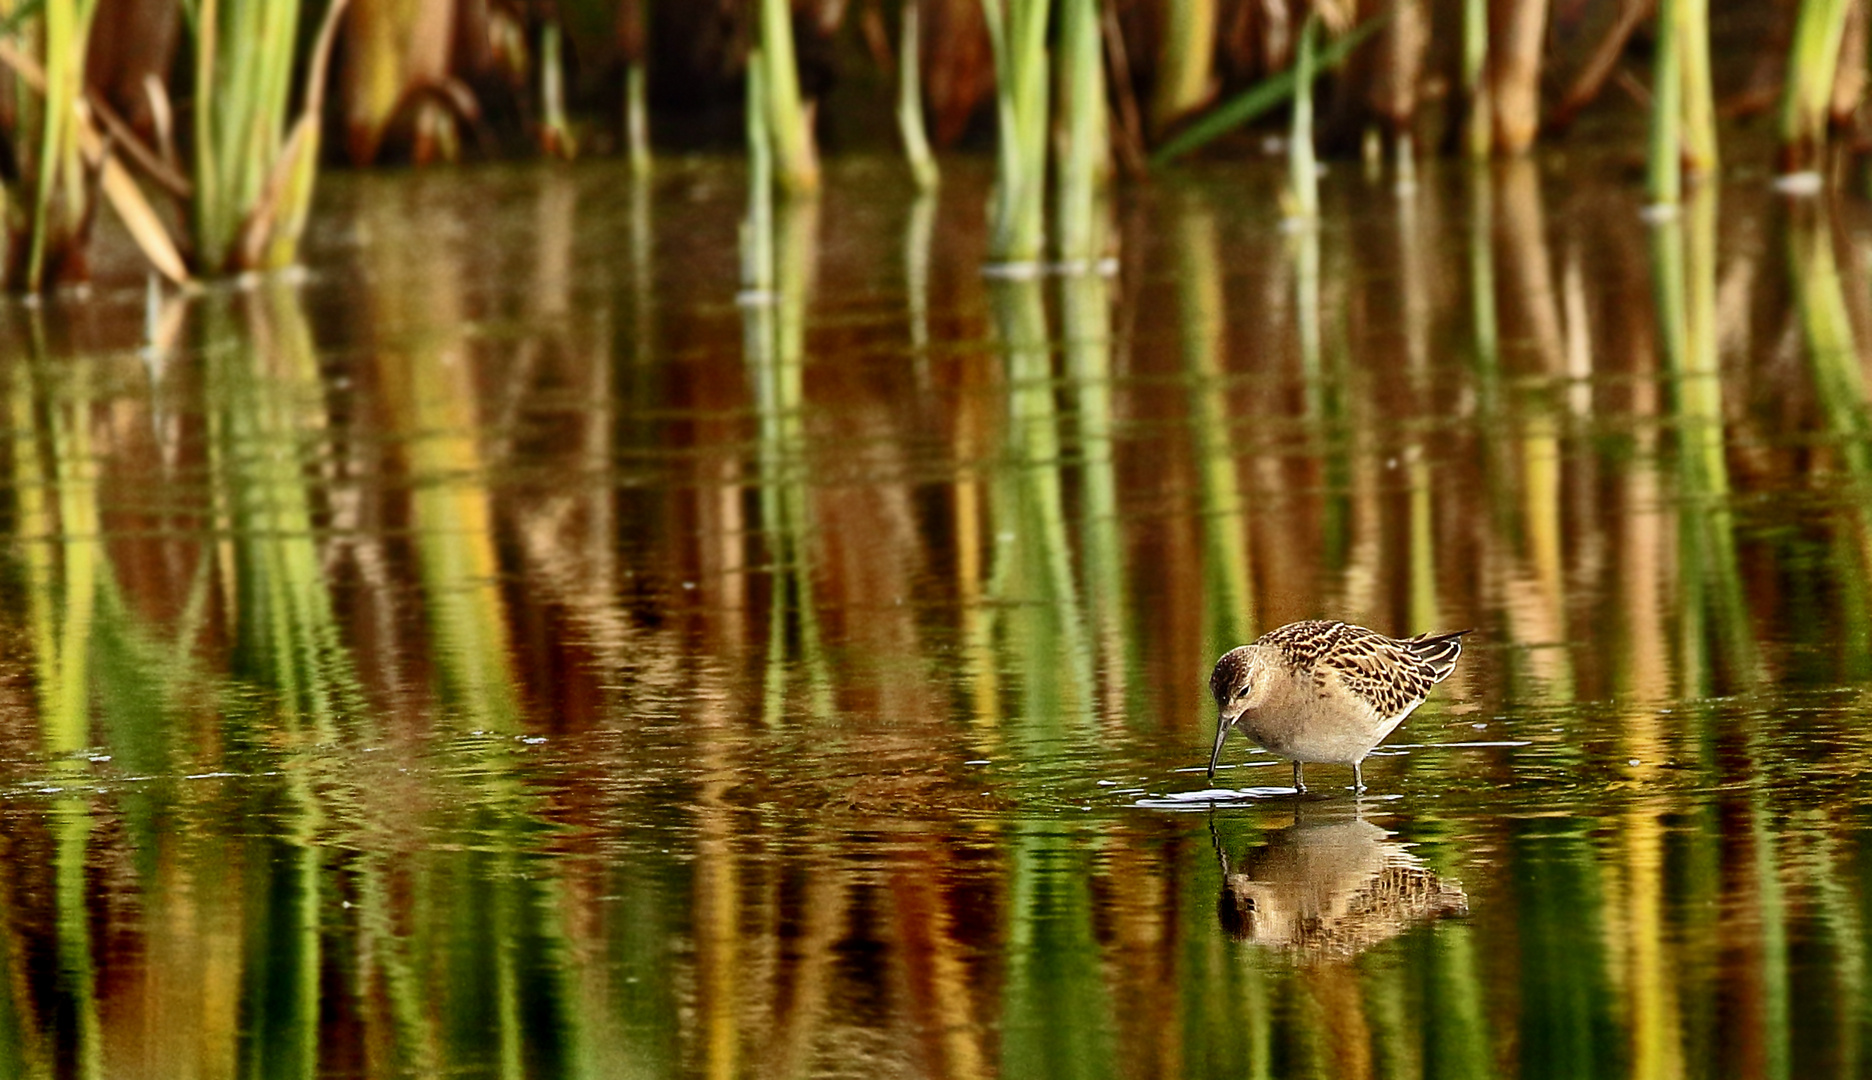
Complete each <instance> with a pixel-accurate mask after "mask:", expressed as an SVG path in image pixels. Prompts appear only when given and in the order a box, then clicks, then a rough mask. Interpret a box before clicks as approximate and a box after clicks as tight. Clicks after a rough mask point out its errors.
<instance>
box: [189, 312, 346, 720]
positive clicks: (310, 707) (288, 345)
mask: <svg viewBox="0 0 1872 1080" xmlns="http://www.w3.org/2000/svg"><path fill="white" fill-rule="evenodd" d="M231 300H232V298H231V297H228V296H215V297H209V298H207V299H206V300H205V301H204V303H203V304H202V305H201V307H200V309H199V317H200V319H201V335H202V351H203V353H204V355H205V356H207V357H208V362H209V365H210V367H209V376H208V383H209V387H210V389H211V391H212V392H213V393H214V394H215V400H216V401H217V402H218V403H219V404H220V406H221V408H220V409H218V410H217V411H216V412H215V413H214V414H213V415H212V418H211V421H210V426H211V432H212V440H211V458H210V461H211V467H212V468H213V470H214V476H215V479H216V484H215V503H216V505H217V507H218V508H219V512H220V514H221V515H222V516H223V518H224V523H225V527H226V530H227V535H228V536H229V537H230V540H229V541H228V546H227V548H226V549H225V550H224V559H225V560H227V561H226V562H225V563H224V570H225V571H227V572H231V574H232V580H230V581H228V582H227V583H226V594H227V596H228V597H229V598H230V601H231V607H232V614H233V622H234V625H235V643H236V651H235V656H234V663H235V668H236V671H237V673H239V674H241V675H243V676H245V677H247V678H251V679H253V680H255V681H256V682H257V683H259V684H260V685H262V686H264V687H266V688H268V689H269V690H271V691H273V692H275V693H277V694H278V695H279V697H280V701H281V703H282V704H283V705H284V707H285V709H286V714H285V715H286V717H287V721H288V723H289V724H293V725H295V726H296V725H297V724H298V723H299V722H300V721H304V722H307V723H309V725H310V728H309V730H308V731H307V732H306V734H307V735H308V736H309V737H310V738H312V739H313V740H316V741H319V742H325V741H329V740H330V739H331V738H332V736H333V734H334V733H335V724H336V722H337V719H338V713H339V712H341V711H342V710H343V708H344V706H345V703H346V702H345V699H346V697H347V696H348V695H350V694H353V693H355V689H356V688H355V683H354V676H353V673H352V670H351V668H352V665H351V660H350V657H349V654H348V652H347V651H346V649H345V646H344V645H343V643H342V642H341V640H340V635H339V630H338V624H337V620H336V617H335V615H334V612H333V607H332V596H331V591H330V584H329V582H328V581H327V579H326V576H325V572H324V566H323V560H322V557H321V553H320V550H319V545H318V541H317V539H316V537H315V534H314V527H315V521H314V512H315V508H314V492H313V486H314V475H315V474H314V472H313V469H312V462H313V461H314V460H315V457H316V454H317V452H318V449H319V447H318V445H317V443H316V441H315V440H318V439H320V438H322V437H324V435H325V433H326V430H327V428H328V424H327V421H326V417H325V413H324V404H323V400H322V396H321V390H320V387H319V376H318V361H317V358H316V355H315V354H314V352H313V347H312V338H311V328H310V327H309V325H308V324H307V323H306V319H305V315H304V312H303V311H302V309H301V308H300V306H299V303H298V299H297V297H295V296H294V295H293V294H292V287H291V286H290V285H287V284H286V283H284V282H278V281H275V282H272V283H270V284H269V285H267V286H266V287H263V288H262V289H261V290H259V291H258V292H256V293H254V294H252V295H251V296H250V297H248V298H247V302H246V304H245V305H243V306H242V307H240V308H235V307H232V306H231V305H230V301H231Z"/></svg>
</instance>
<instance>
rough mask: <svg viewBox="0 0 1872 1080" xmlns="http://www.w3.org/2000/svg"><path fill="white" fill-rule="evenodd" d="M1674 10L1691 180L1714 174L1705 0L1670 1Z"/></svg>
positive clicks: (1685, 152) (1713, 106)
mask: <svg viewBox="0 0 1872 1080" xmlns="http://www.w3.org/2000/svg"><path fill="white" fill-rule="evenodd" d="M1670 3H1671V6H1672V7H1674V8H1675V9H1676V10H1677V14H1678V23H1677V28H1676V37H1677V56H1678V65H1679V67H1680V68H1681V70H1682V71H1683V160H1684V168H1685V169H1687V170H1688V171H1689V172H1690V174H1691V175H1692V176H1707V175H1710V174H1712V173H1714V172H1715V171H1716V167H1717V164H1718V158H1719V153H1718V151H1717V147H1716V91H1715V88H1714V86H1713V84H1712V82H1711V76H1710V26H1709V0H1670Z"/></svg>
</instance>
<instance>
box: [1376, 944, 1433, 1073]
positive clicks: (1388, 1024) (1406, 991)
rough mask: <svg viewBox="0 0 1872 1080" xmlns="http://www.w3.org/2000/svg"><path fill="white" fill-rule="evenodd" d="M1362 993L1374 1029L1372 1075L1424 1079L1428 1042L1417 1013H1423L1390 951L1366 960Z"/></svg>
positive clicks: (1420, 1003)
mask: <svg viewBox="0 0 1872 1080" xmlns="http://www.w3.org/2000/svg"><path fill="white" fill-rule="evenodd" d="M1360 967H1361V972H1362V977H1361V978H1360V979H1359V986H1360V989H1361V990H1363V991H1364V1003H1365V1015H1366V1017H1367V1018H1368V1019H1369V1021H1370V1023H1371V1027H1372V1067H1373V1068H1372V1071H1373V1073H1374V1074H1375V1075H1377V1076H1384V1077H1390V1078H1392V1080H1420V1078H1421V1077H1422V1076H1423V1075H1424V1050H1425V1045H1424V1044H1425V1043H1426V1042H1427V1041H1428V1040H1426V1039H1424V1038H1423V1037H1422V1036H1421V1035H1420V1034H1419V1033H1418V1031H1417V1030H1416V1024H1417V1018H1416V1017H1414V1016H1413V1015H1412V1012H1413V1010H1421V1008H1422V1002H1421V1001H1420V1000H1415V999H1413V997H1412V996H1411V994H1410V988H1409V986H1408V985H1407V984H1406V981H1405V977H1404V969H1403V967H1402V965H1401V964H1399V963H1398V962H1397V959H1396V957H1395V956H1394V955H1393V953H1392V952H1390V951H1380V952H1377V953H1374V954H1371V955H1370V956H1369V959H1365V958H1362V962H1361V964H1360Z"/></svg>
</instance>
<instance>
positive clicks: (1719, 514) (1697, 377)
mask: <svg viewBox="0 0 1872 1080" xmlns="http://www.w3.org/2000/svg"><path fill="white" fill-rule="evenodd" d="M1715 195H1716V193H1715V192H1714V191H1706V192H1699V193H1698V196H1697V198H1696V199H1695V200H1693V202H1692V204H1691V206H1690V208H1689V212H1688V214H1687V215H1686V220H1683V221H1666V222H1662V223H1659V224H1657V225H1656V226H1654V232H1653V234H1652V260H1653V262H1652V266H1653V275H1654V277H1653V280H1654V282H1655V296H1656V304H1657V312H1658V320H1657V321H1658V333H1659V341H1660V345H1661V349H1662V352H1663V355H1664V359H1665V364H1666V367H1667V369H1668V373H1669V376H1670V385H1671V390H1672V406H1673V411H1674V412H1675V414H1676V420H1677V465H1678V468H1677V498H1678V510H1679V521H1678V538H1679V560H1680V568H1679V573H1678V581H1679V588H1680V593H1679V598H1678V617H1679V619H1680V625H1679V639H1678V664H1679V680H1680V683H1679V685H1680V687H1681V688H1682V690H1683V692H1686V693H1691V692H1696V691H1703V692H1708V690H1710V689H1711V681H1710V679H1711V675H1710V672H1709V665H1708V664H1707V663H1706V661H1705V650H1706V649H1707V648H1708V645H1709V643H1710V641H1712V640H1713V641H1714V643H1715V644H1716V645H1717V646H1718V648H1719V649H1720V650H1721V659H1722V661H1723V663H1724V666H1725V667H1726V669H1727V671H1728V673H1729V676H1730V678H1732V679H1734V680H1736V681H1738V682H1739V683H1741V684H1743V685H1748V684H1751V683H1753V682H1754V681H1755V680H1756V679H1757V672H1756V668H1755V656H1754V644H1753V638H1752V633H1751V630H1750V627H1749V622H1748V611H1747V607H1746V604H1745V601H1744V597H1743V593H1742V580H1741V569H1740V565H1739V563H1738V562H1737V556H1736V545H1735V524H1734V518H1733V514H1732V512H1731V510H1730V508H1729V470H1728V463H1727V460H1726V455H1727V446H1726V439H1725V434H1724V432H1725V425H1724V418H1723V405H1722V378H1721V372H1720V370H1719V369H1718V366H1717V355H1716V313H1715V306H1716V297H1715V288H1716V286H1715V281H1716V267H1715V259H1716V248H1715V221H1716V199H1715ZM1686 229H1687V230H1688V231H1687V232H1686Z"/></svg>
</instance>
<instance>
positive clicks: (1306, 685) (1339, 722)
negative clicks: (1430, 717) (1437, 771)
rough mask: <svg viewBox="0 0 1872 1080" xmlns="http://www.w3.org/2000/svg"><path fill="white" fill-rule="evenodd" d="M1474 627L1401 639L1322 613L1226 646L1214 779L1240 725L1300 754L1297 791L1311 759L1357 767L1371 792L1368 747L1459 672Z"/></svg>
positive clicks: (1215, 684) (1219, 680) (1278, 748)
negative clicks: (1366, 765) (1323, 617)
mask: <svg viewBox="0 0 1872 1080" xmlns="http://www.w3.org/2000/svg"><path fill="white" fill-rule="evenodd" d="M1468 632H1469V631H1467V630H1457V631H1455V632H1454V633H1446V634H1419V635H1417V636H1416V637H1414V638H1392V637H1386V636H1385V635H1383V634H1380V633H1378V632H1377V631H1375V630H1367V629H1365V628H1364V627H1363V626H1353V625H1351V624H1350V623H1342V622H1326V621H1323V620H1317V619H1316V620H1311V621H1308V622H1297V623H1289V624H1287V625H1286V626H1283V627H1281V628H1280V629H1278V630H1270V631H1268V632H1267V633H1265V634H1262V635H1261V636H1260V637H1259V638H1257V639H1256V640H1255V642H1254V644H1252V645H1242V646H1239V647H1237V648H1234V649H1230V650H1229V651H1228V652H1226V653H1223V654H1222V659H1220V660H1217V661H1216V666H1215V670H1214V671H1213V672H1211V673H1210V675H1209V692H1210V693H1211V694H1214V695H1215V701H1216V709H1217V716H1216V738H1215V750H1214V751H1213V752H1212V753H1211V754H1210V755H1209V782H1210V783H1212V784H1213V783H1214V782H1215V769H1216V761H1217V760H1218V759H1220V758H1221V757H1222V740H1224V739H1226V738H1228V733H1229V729H1230V728H1232V727H1236V726H1238V725H1239V726H1240V727H1241V729H1242V731H1243V732H1245V733H1246V734H1247V736H1248V737H1249V738H1250V739H1253V740H1254V741H1256V742H1258V743H1260V744H1261V745H1262V746H1263V747H1266V748H1267V749H1268V750H1270V751H1272V752H1273V753H1276V754H1279V755H1280V756H1281V757H1284V758H1292V759H1293V776H1294V790H1295V791H1305V790H1306V783H1305V781H1304V780H1302V779H1301V775H1300V763H1301V762H1303V761H1319V762H1336V763H1339V764H1344V765H1350V766H1352V788H1353V790H1354V791H1364V790H1365V775H1364V769H1363V763H1364V761H1365V755H1367V754H1369V753H1371V752H1372V748H1373V747H1375V746H1377V745H1378V744H1379V743H1381V742H1383V741H1384V738H1385V736H1386V735H1389V734H1391V731H1392V729H1394V728H1396V727H1397V726H1398V725H1399V724H1401V723H1403V722H1404V718H1405V717H1406V716H1409V715H1410V714H1411V710H1412V709H1415V708H1416V707H1417V706H1419V705H1421V704H1423V700H1424V698H1425V697H1426V696H1428V695H1429V693H1430V688H1431V687H1433V686H1435V685H1436V684H1437V683H1440V682H1442V681H1443V680H1444V679H1447V678H1449V674H1450V672H1451V671H1454V670H1455V669H1456V658H1457V657H1458V656H1461V655H1462V636H1463V635H1464V634H1466V633H1468Z"/></svg>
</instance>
